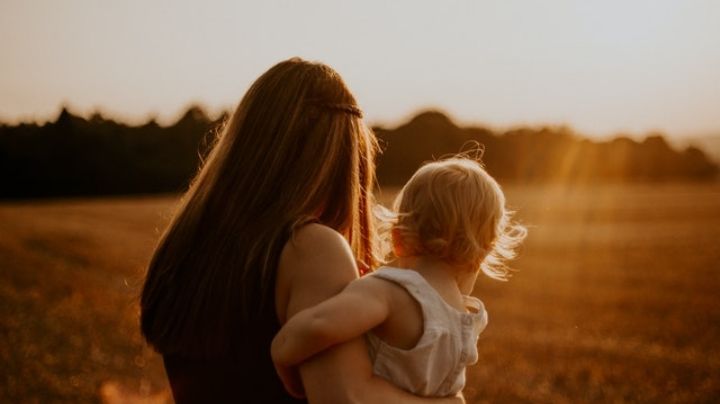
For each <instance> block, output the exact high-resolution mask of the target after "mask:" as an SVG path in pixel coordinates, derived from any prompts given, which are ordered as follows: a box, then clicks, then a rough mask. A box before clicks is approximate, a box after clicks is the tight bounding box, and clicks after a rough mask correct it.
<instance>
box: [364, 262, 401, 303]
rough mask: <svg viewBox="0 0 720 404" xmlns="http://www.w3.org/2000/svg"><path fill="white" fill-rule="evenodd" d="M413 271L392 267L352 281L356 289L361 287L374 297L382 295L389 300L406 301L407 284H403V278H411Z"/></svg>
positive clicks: (383, 268) (382, 268) (381, 268)
mask: <svg viewBox="0 0 720 404" xmlns="http://www.w3.org/2000/svg"><path fill="white" fill-rule="evenodd" d="M412 272H414V271H412V270H410V269H400V268H393V267H380V268H378V269H376V270H375V271H374V272H371V273H369V274H367V275H365V276H363V277H362V278H360V279H358V280H356V281H353V282H352V283H353V284H356V287H361V288H363V289H364V291H365V292H372V293H374V294H375V295H380V294H382V295H384V296H387V297H389V298H390V300H395V301H397V300H398V299H401V300H403V301H404V300H407V297H409V292H408V290H407V282H403V280H402V279H403V278H406V277H409V278H412V277H413V275H414V274H413V273H412Z"/></svg>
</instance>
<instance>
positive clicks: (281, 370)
mask: <svg viewBox="0 0 720 404" xmlns="http://www.w3.org/2000/svg"><path fill="white" fill-rule="evenodd" d="M273 365H275V372H277V374H278V376H279V377H280V381H281V382H282V384H283V386H284V387H285V390H286V391H287V392H288V394H290V395H291V396H293V397H295V398H305V388H304V387H303V384H302V380H300V373H298V369H297V367H287V366H282V365H278V364H277V363H273Z"/></svg>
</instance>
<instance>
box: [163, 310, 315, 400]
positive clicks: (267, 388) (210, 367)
mask: <svg viewBox="0 0 720 404" xmlns="http://www.w3.org/2000/svg"><path fill="white" fill-rule="evenodd" d="M265 307H267V308H266V309H263V310H261V311H260V312H259V313H258V315H257V316H256V318H257V320H256V321H255V322H253V323H252V324H243V327H244V328H245V329H246V330H247V332H246V334H245V340H244V341H238V344H237V349H236V352H235V353H234V354H233V355H232V356H231V355H228V356H225V357H218V358H211V359H193V358H188V357H184V356H181V355H177V354H175V355H173V354H166V355H163V360H164V363H165V370H166V372H167V375H168V379H169V381H170V386H171V388H172V391H173V397H174V399H175V402H177V403H178V404H182V403H201V402H207V403H229V402H243V403H298V402H304V400H297V399H294V398H292V397H290V396H289V395H288V394H287V393H286V392H285V389H284V388H283V386H282V383H281V382H280V380H279V379H278V377H277V375H276V373H275V368H274V367H273V364H272V360H271V358H270V342H271V341H272V338H273V336H274V335H275V333H277V331H278V330H279V329H280V324H279V323H278V321H277V318H276V316H275V308H274V305H273V306H272V307H271V306H268V305H266V306H265Z"/></svg>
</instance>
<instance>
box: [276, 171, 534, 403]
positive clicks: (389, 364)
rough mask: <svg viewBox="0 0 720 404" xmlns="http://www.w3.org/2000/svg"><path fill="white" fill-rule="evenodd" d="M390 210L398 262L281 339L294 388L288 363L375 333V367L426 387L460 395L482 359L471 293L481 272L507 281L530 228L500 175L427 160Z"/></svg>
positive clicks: (300, 319) (479, 318)
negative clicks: (514, 219)
mask: <svg viewBox="0 0 720 404" xmlns="http://www.w3.org/2000/svg"><path fill="white" fill-rule="evenodd" d="M393 208H394V209H393V212H385V213H386V214H385V215H384V216H385V217H384V220H385V222H386V223H388V224H389V226H386V227H389V229H388V230H389V231H386V232H385V234H386V236H387V237H386V239H388V240H387V242H386V245H388V246H389V248H388V250H390V249H391V250H392V256H393V261H392V262H391V263H390V264H389V265H387V266H384V267H381V268H379V269H377V270H376V271H374V272H372V273H370V274H368V275H366V276H364V277H362V278H360V279H358V280H356V281H353V282H351V283H350V284H349V285H348V286H347V287H346V288H345V289H344V290H343V291H342V292H341V293H339V294H338V295H336V296H334V297H332V298H330V299H328V300H326V301H324V302H322V303H320V304H318V305H317V306H315V307H311V308H309V309H306V310H303V311H301V312H299V313H298V314H297V315H295V316H294V317H292V318H291V319H290V320H289V321H288V322H287V323H286V324H285V326H284V327H283V328H282V329H281V330H280V332H279V333H278V334H277V336H276V337H275V339H274V340H273V343H272V358H273V361H274V363H275V365H276V368H277V369H278V374H279V375H280V376H281V379H283V383H284V384H285V386H286V388H288V390H290V392H291V394H294V395H296V396H301V395H302V392H301V391H297V390H298V387H297V383H292V382H291V381H290V380H289V377H288V374H289V373H288V368H289V367H292V366H295V365H298V364H300V363H301V362H303V361H305V360H306V359H308V358H309V357H311V356H313V355H314V354H316V353H318V352H320V351H323V350H325V349H327V348H328V347H330V346H332V345H335V344H338V343H341V342H344V341H347V340H350V339H352V338H355V337H357V336H360V335H363V334H365V336H366V338H367V341H368V346H369V354H370V358H371V361H372V363H373V372H374V373H375V374H376V375H377V376H380V377H383V378H385V379H387V380H388V381H390V382H392V383H393V384H395V385H397V386H399V387H401V388H404V389H405V390H407V391H409V392H412V393H414V394H417V395H421V396H434V397H443V396H452V395H455V394H457V393H458V392H460V391H461V390H462V389H463V387H464V385H465V368H466V366H468V365H471V364H473V363H475V362H477V360H478V353H477V346H476V344H477V339H478V335H479V334H480V333H481V332H482V331H483V329H484V328H485V326H486V325H487V322H488V315H487V312H486V311H485V307H484V306H483V303H482V302H481V301H480V300H479V299H477V298H475V297H472V296H470V293H471V291H472V289H473V286H474V284H475V280H476V278H477V275H478V273H479V272H480V271H482V272H484V273H485V274H486V275H488V276H490V277H492V278H495V279H498V280H506V279H507V278H508V276H509V269H508V268H507V267H506V266H505V264H504V262H505V261H506V260H508V259H511V258H513V257H514V256H515V247H517V246H518V244H519V243H520V242H522V240H523V239H524V238H525V235H526V230H525V228H524V227H522V226H520V225H518V224H513V223H511V221H510V216H511V213H510V212H509V211H508V210H506V207H505V196H504V194H503V192H502V190H501V188H500V186H499V185H498V183H497V182H496V181H495V180H494V179H493V178H492V177H491V176H490V175H489V174H488V173H487V172H486V171H485V170H484V169H483V167H482V166H481V165H480V163H478V162H477V161H475V160H472V159H469V158H465V157H454V158H449V159H445V160H441V161H435V162H431V163H428V164H426V165H424V166H423V167H421V168H420V169H419V170H418V171H417V172H416V173H415V174H414V175H413V176H412V178H411V179H410V180H409V181H408V183H407V184H405V186H404V187H403V188H402V190H401V191H400V193H399V194H398V196H397V198H396V200H395V203H394V205H393Z"/></svg>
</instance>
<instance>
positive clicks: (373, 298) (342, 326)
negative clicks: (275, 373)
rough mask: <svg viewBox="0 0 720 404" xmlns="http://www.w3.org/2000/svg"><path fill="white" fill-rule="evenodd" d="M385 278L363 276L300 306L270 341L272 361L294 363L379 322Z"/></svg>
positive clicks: (384, 305)
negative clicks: (333, 293)
mask: <svg viewBox="0 0 720 404" xmlns="http://www.w3.org/2000/svg"><path fill="white" fill-rule="evenodd" d="M388 300H389V297H388V294H387V288H386V285H385V282H384V281H382V280H379V279H374V278H372V277H366V278H362V279H358V280H356V281H353V282H351V283H350V284H349V285H348V286H347V287H346V288H345V289H344V290H343V291H342V292H340V293H339V294H337V295H336V296H334V297H331V298H330V299H328V300H326V301H324V302H322V303H320V304H318V305H317V306H314V307H310V308H308V309H305V310H302V311H300V312H299V313H297V314H296V315H295V316H293V317H292V318H291V319H290V320H288V322H287V323H285V325H284V326H283V327H282V329H281V330H280V332H278V334H277V335H276V336H275V338H274V339H273V341H272V347H271V354H272V359H273V362H275V364H277V365H280V366H286V367H287V366H295V365H297V364H299V363H301V362H303V361H305V360H306V359H308V358H310V357H311V356H313V355H315V354H316V353H318V352H321V351H324V350H325V349H327V348H329V347H331V346H333V345H336V344H339V343H341V342H345V341H348V340H351V339H353V338H355V337H357V336H360V335H362V334H364V333H365V332H367V331H369V330H372V329H373V328H375V327H376V326H378V325H379V324H381V323H382V322H383V321H385V319H386V318H387V316H388V314H389V306H390V305H389V304H388Z"/></svg>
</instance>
